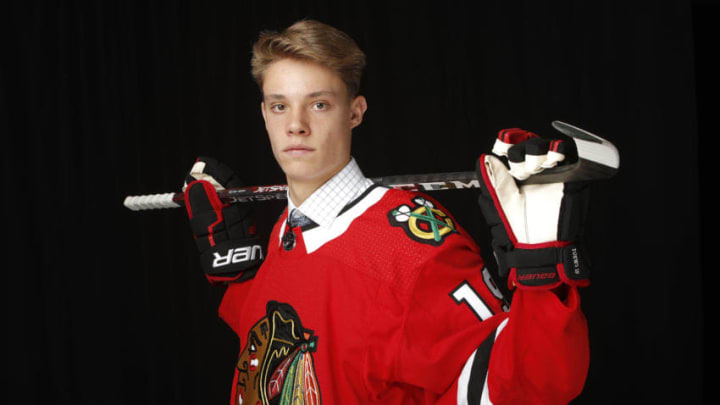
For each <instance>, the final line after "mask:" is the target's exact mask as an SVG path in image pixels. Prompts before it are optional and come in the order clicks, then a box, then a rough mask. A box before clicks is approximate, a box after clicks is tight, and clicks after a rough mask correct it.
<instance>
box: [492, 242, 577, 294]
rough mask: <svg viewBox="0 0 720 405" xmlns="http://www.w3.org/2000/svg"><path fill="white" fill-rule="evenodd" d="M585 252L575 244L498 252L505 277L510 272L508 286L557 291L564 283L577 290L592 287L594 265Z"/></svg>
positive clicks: (499, 262)
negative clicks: (554, 289)
mask: <svg viewBox="0 0 720 405" xmlns="http://www.w3.org/2000/svg"><path fill="white" fill-rule="evenodd" d="M581 252H582V250H581V249H580V248H579V247H578V246H577V245H576V244H574V243H570V244H563V246H553V247H544V248H536V249H525V248H523V249H514V250H512V251H506V252H497V251H496V256H497V257H498V265H499V266H500V271H501V273H503V274H507V273H509V277H508V287H509V288H510V289H512V288H514V287H517V288H520V289H532V290H536V289H553V288H556V287H558V286H560V285H561V284H563V283H564V284H567V285H570V286H574V287H586V286H588V285H590V280H589V276H590V266H589V265H588V264H587V262H586V259H585V255H584V254H583V253H581Z"/></svg>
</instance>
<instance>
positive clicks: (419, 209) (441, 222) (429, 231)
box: [388, 197, 457, 246]
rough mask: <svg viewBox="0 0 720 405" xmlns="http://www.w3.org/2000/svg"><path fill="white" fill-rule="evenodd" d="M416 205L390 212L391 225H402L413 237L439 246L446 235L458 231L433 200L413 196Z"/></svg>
mask: <svg viewBox="0 0 720 405" xmlns="http://www.w3.org/2000/svg"><path fill="white" fill-rule="evenodd" d="M412 201H413V203H415V205H414V206H409V205H405V204H403V205H401V206H399V207H397V208H395V209H393V210H391V211H390V212H389V213H388V219H389V220H390V225H392V226H399V227H401V228H402V229H403V230H404V231H405V233H406V234H407V235H408V236H409V237H411V238H412V239H414V240H416V241H418V242H422V243H427V244H429V245H433V246H438V245H440V244H442V243H443V241H444V239H445V237H446V236H448V235H450V234H452V233H456V232H457V230H456V229H455V224H454V223H453V221H452V219H450V217H449V216H448V215H447V214H445V213H444V212H443V211H442V210H440V209H438V208H435V205H434V204H433V203H432V201H428V200H426V199H424V198H422V197H415V198H413V200H412Z"/></svg>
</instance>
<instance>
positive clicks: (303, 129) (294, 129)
mask: <svg viewBox="0 0 720 405" xmlns="http://www.w3.org/2000/svg"><path fill="white" fill-rule="evenodd" d="M287 133H288V135H310V126H309V125H308V122H307V116H306V114H305V111H303V110H302V109H296V110H295V111H293V112H292V113H291V114H290V120H289V121H288V127H287Z"/></svg>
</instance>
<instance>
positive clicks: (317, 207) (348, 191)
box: [287, 158, 373, 226]
mask: <svg viewBox="0 0 720 405" xmlns="http://www.w3.org/2000/svg"><path fill="white" fill-rule="evenodd" d="M372 184H373V182H372V180H370V179H368V178H367V177H365V176H364V175H363V173H362V171H361V170H360V166H358V164H357V162H355V158H351V159H350V162H349V163H348V164H347V165H345V167H344V168H343V169H342V170H340V171H339V172H338V173H337V174H336V175H335V176H333V177H332V178H330V180H328V181H326V182H325V184H323V185H322V186H320V188H318V189H317V190H315V191H314V192H313V193H312V194H311V195H310V197H308V198H307V199H306V200H305V201H304V202H303V203H302V204H300V206H299V207H297V206H296V205H295V204H294V203H293V202H292V199H291V198H290V191H289V190H288V199H287V200H288V215H290V214H291V213H292V212H293V209H295V208H297V209H299V211H300V212H302V213H303V214H304V215H305V216H307V217H308V218H310V219H312V220H313V221H314V222H315V223H317V224H318V225H320V226H329V225H331V224H332V223H333V221H334V220H335V218H337V216H338V214H339V213H340V211H342V209H343V208H344V207H345V206H346V205H347V204H348V203H350V202H352V201H353V200H354V199H355V198H357V197H358V196H359V195H360V194H362V193H363V192H364V191H365V190H367V188H368V187H370V186H371V185H372Z"/></svg>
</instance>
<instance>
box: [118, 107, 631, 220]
mask: <svg viewBox="0 0 720 405" xmlns="http://www.w3.org/2000/svg"><path fill="white" fill-rule="evenodd" d="M552 126H553V128H555V129H556V130H558V131H559V132H561V133H563V134H565V135H567V136H569V137H571V138H572V140H573V141H574V142H575V145H576V147H577V152H578V159H577V161H576V162H574V163H572V164H568V165H563V166H558V167H555V168H552V169H548V170H545V171H543V172H541V173H538V174H536V175H533V176H531V177H530V178H528V179H527V180H524V181H519V182H518V183H520V184H546V183H565V182H573V181H590V180H602V179H608V178H610V177H612V176H614V175H615V173H617V171H618V169H619V168H620V155H619V153H618V151H617V148H615V146H614V145H613V144H612V143H610V142H609V141H607V140H605V139H603V138H601V137H599V136H597V135H594V134H592V133H590V132H587V131H585V130H583V129H580V128H577V127H574V126H572V125H569V124H566V123H564V122H561V121H553V123H552ZM372 180H373V181H374V182H375V183H377V184H380V185H382V186H386V187H391V188H397V189H402V190H409V191H437V190H459V189H467V188H478V187H480V183H479V182H478V180H477V177H476V174H475V172H474V171H473V172H451V173H432V174H409V175H399V176H384V177H378V178H373V179H372ZM218 196H219V197H220V199H221V200H222V201H224V202H229V203H238V202H252V201H268V200H284V199H286V198H287V185H285V184H278V185H273V186H255V187H242V188H231V189H225V190H218ZM124 205H125V207H127V208H129V209H131V210H133V211H142V210H151V209H162V208H177V207H182V206H184V205H185V199H184V195H183V193H164V194H149V195H139V196H128V197H126V198H125V201H124Z"/></svg>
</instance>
